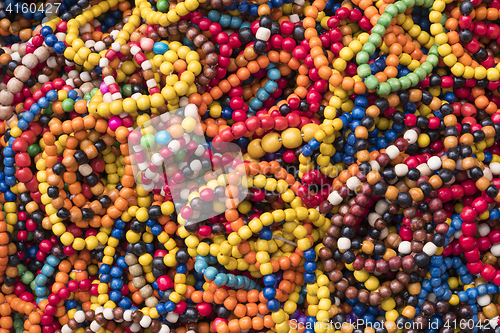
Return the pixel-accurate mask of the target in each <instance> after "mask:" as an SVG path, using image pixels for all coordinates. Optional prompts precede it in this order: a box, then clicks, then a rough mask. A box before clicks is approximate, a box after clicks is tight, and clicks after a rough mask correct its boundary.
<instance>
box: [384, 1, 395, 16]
mask: <svg viewBox="0 0 500 333" xmlns="http://www.w3.org/2000/svg"><path fill="white" fill-rule="evenodd" d="M384 13H387V14H389V15H391V16H392V17H396V15H398V7H396V6H395V5H394V4H392V3H391V4H388V5H387V7H385V11H384Z"/></svg>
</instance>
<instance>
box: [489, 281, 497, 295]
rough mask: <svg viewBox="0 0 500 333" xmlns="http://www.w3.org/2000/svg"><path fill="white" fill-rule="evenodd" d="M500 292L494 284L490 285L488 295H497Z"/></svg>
mask: <svg viewBox="0 0 500 333" xmlns="http://www.w3.org/2000/svg"><path fill="white" fill-rule="evenodd" d="M497 292H498V287H497V286H496V285H494V284H493V283H488V294H496V293H497Z"/></svg>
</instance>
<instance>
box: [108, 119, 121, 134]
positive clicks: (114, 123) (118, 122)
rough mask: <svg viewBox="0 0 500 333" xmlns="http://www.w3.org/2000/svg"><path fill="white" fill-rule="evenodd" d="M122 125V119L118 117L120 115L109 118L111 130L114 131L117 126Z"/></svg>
mask: <svg viewBox="0 0 500 333" xmlns="http://www.w3.org/2000/svg"><path fill="white" fill-rule="evenodd" d="M121 125H122V120H121V119H120V117H118V116H113V117H111V119H110V120H109V128H110V129H111V130H112V131H116V129H117V128H118V127H120V126H121Z"/></svg>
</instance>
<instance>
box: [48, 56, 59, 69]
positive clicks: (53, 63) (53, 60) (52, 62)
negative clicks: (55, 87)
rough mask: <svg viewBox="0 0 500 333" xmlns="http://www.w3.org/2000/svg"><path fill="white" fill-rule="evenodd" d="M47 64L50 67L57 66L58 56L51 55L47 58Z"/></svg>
mask: <svg viewBox="0 0 500 333" xmlns="http://www.w3.org/2000/svg"><path fill="white" fill-rule="evenodd" d="M47 66H49V67H50V68H54V67H57V62H56V57H54V56H52V57H49V59H47Z"/></svg>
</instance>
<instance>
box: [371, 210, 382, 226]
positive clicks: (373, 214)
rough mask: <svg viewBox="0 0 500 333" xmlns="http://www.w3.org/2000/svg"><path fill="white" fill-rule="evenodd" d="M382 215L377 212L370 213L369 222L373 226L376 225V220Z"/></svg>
mask: <svg viewBox="0 0 500 333" xmlns="http://www.w3.org/2000/svg"><path fill="white" fill-rule="evenodd" d="M380 217H381V216H380V215H379V214H377V213H375V212H372V213H370V214H368V224H369V225H370V226H372V227H373V226H374V225H375V221H377V219H379V218H380Z"/></svg>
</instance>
